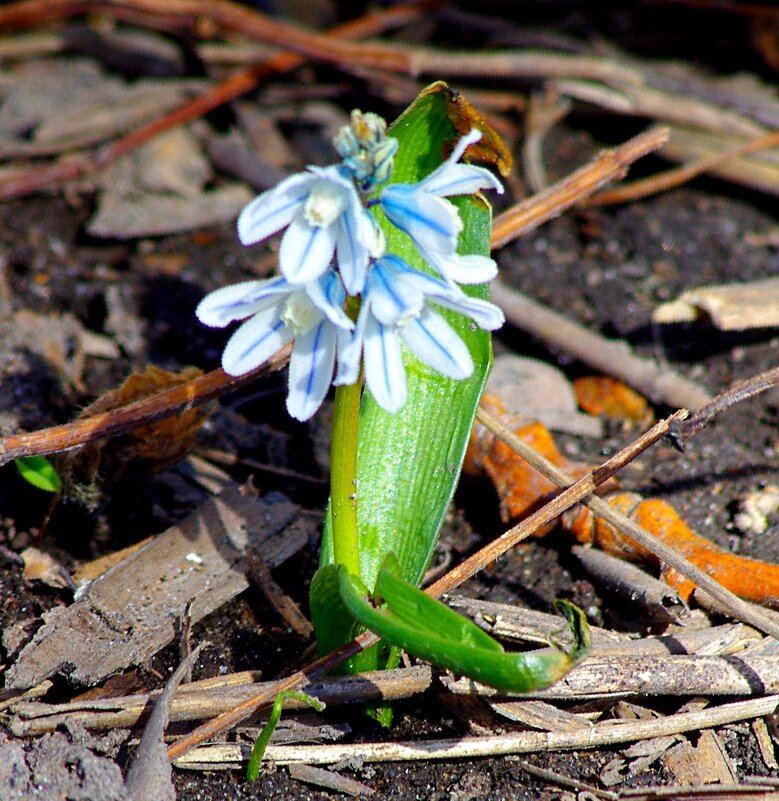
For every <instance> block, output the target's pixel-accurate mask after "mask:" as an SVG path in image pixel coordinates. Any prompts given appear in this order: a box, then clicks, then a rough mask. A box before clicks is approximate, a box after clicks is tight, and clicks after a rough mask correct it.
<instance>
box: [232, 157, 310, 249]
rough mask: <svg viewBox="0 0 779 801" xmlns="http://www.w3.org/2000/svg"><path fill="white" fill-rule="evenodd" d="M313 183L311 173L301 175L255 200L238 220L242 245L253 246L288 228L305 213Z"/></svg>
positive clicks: (287, 180)
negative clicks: (297, 216) (296, 217)
mask: <svg viewBox="0 0 779 801" xmlns="http://www.w3.org/2000/svg"><path fill="white" fill-rule="evenodd" d="M314 180H315V178H314V176H313V175H311V174H310V173H307V172H303V173H298V174H297V175H292V176H290V177H289V178H287V179H285V180H284V181H282V182H281V183H280V184H279V185H278V186H277V187H274V188H273V189H269V190H268V191H267V192H263V193H262V194H261V195H258V196H257V197H256V198H254V200H252V201H251V202H250V203H249V204H248V205H247V206H245V207H244V209H243V211H242V212H241V213H240V215H239V216H238V238H239V239H240V240H241V244H243V245H253V244H255V242H260V241H261V240H263V239H266V238H267V237H269V236H271V235H272V234H275V233H276V231H280V230H281V229H282V228H285V227H286V226H287V225H289V224H290V223H291V222H292V220H293V219H294V218H295V216H296V215H297V214H298V213H299V212H300V211H302V209H303V204H304V203H305V202H306V198H307V197H308V192H309V189H310V187H311V183H312V182H313V181H314Z"/></svg>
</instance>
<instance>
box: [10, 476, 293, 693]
mask: <svg viewBox="0 0 779 801" xmlns="http://www.w3.org/2000/svg"><path fill="white" fill-rule="evenodd" d="M297 511H298V508H297V507H296V506H295V505H294V504H292V503H290V502H289V501H287V500H286V499H285V498H284V497H283V496H281V495H272V496H267V497H266V498H249V497H245V496H243V495H242V494H241V493H240V491H239V490H238V488H237V487H233V488H232V489H230V490H227V491H225V492H223V493H222V494H221V495H220V496H219V497H217V498H213V499H210V500H208V501H207V502H206V503H204V504H203V505H202V506H201V507H200V508H199V509H197V510H196V511H195V512H193V513H192V514H191V515H190V516H189V517H188V518H186V519H185V520H184V521H183V522H182V523H181V524H180V525H178V526H174V527H172V528H170V529H168V530H167V531H166V532H164V533H162V534H160V535H159V536H158V537H156V538H155V539H154V540H153V541H152V542H150V543H149V544H148V545H146V546H145V547H144V548H142V549H141V550H140V551H138V552H137V553H135V554H132V555H131V556H130V557H128V558H127V559H126V560H124V561H123V562H121V563H119V564H118V565H115V566H114V567H113V568H111V569H110V570H109V571H108V572H107V573H105V574H103V575H102V576H101V577H100V578H98V579H97V580H95V581H94V582H93V583H92V584H90V585H89V586H88V587H87V589H86V590H85V591H84V592H83V593H81V595H80V597H79V599H78V600H77V601H76V602H75V603H74V604H72V605H71V606H69V607H67V608H62V607H58V608H54V609H52V610H51V611H50V612H48V613H47V614H45V615H44V625H43V627H42V628H41V629H40V630H39V631H38V632H37V634H36V635H35V637H34V638H33V640H32V642H31V643H30V644H29V645H28V646H27V647H26V648H25V649H24V650H23V651H22V653H21V655H20V656H19V659H18V660H17V662H16V663H15V664H14V665H12V666H11V667H10V668H9V670H8V672H7V673H6V687H8V688H16V689H21V688H25V687H31V686H32V685H34V684H37V683H38V682H40V681H42V680H43V679H45V678H48V677H49V676H51V675H53V674H55V673H58V672H61V671H65V672H67V674H68V676H69V678H70V680H71V681H74V682H77V683H81V684H93V683H96V682H98V681H101V680H102V679H104V678H106V677H107V676H110V675H111V674H113V673H116V672H118V671H120V670H124V669H125V668H126V667H129V666H130V665H141V664H144V663H145V662H146V660H147V659H149V658H150V657H151V656H152V655H153V654H155V653H156V652H157V651H158V650H159V649H160V648H162V647H163V646H165V645H167V644H168V643H169V642H170V641H171V640H173V638H174V637H175V634H176V626H175V622H176V620H177V619H178V618H180V617H181V615H182V614H183V612H184V608H185V607H186V605H187V604H188V603H189V602H190V601H194V603H193V604H192V619H193V621H195V622H197V621H198V620H200V619H201V618H203V617H204V616H205V615H207V614H209V613H210V612H212V611H213V610H214V609H217V608H218V607H220V606H221V605H222V604H223V603H226V602H227V601H229V600H230V599H231V598H233V597H235V596H236V595H237V594H238V593H239V592H242V591H243V590H244V589H246V587H247V586H248V580H247V578H246V575H245V572H246V562H245V559H244V556H243V554H244V552H245V549H246V547H247V545H249V544H251V545H252V547H255V548H261V550H262V553H263V555H264V557H265V560H266V562H267V563H268V565H270V566H271V567H275V566H277V565H279V564H281V563H282V562H283V561H285V560H286V559H288V558H289V557H290V556H291V555H292V554H294V553H296V552H297V551H298V550H299V549H300V548H301V547H303V545H304V544H305V543H306V536H305V533H304V532H303V531H302V530H301V531H300V532H299V534H298V536H296V537H294V536H287V532H286V531H285V527H286V526H287V525H288V524H289V523H290V522H292V520H293V519H294V517H295V516H296V514H297ZM191 554H196V555H197V556H198V560H197V561H194V560H193V559H192V558H191Z"/></svg>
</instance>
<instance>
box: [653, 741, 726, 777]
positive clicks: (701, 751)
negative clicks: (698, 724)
mask: <svg viewBox="0 0 779 801" xmlns="http://www.w3.org/2000/svg"><path fill="white" fill-rule="evenodd" d="M663 761H664V763H665V767H666V768H667V769H668V770H669V771H670V772H671V773H672V774H673V776H674V779H675V781H676V782H677V783H678V784H680V785H685V784H692V785H701V784H733V783H734V782H735V781H736V776H735V773H734V772H733V768H732V766H731V764H730V760H729V759H728V757H727V754H726V753H725V748H724V746H723V745H722V741H721V740H720V738H719V737H718V736H717V733H716V732H713V731H711V730H707V731H702V732H701V733H700V736H698V737H697V738H696V742H695V744H693V743H692V742H690V741H689V740H684V741H682V742H681V743H678V744H677V745H675V746H674V747H673V748H671V749H669V750H668V751H666V753H665V756H664V758H663Z"/></svg>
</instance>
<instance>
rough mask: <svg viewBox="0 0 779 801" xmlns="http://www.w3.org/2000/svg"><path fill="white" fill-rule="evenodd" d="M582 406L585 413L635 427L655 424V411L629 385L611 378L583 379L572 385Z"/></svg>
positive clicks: (591, 377) (586, 377)
mask: <svg viewBox="0 0 779 801" xmlns="http://www.w3.org/2000/svg"><path fill="white" fill-rule="evenodd" d="M573 391H574V393H575V394H576V400H577V401H578V402H579V406H581V408H582V409H584V411H585V412H589V413H590V414H598V415H604V416H606V417H609V418H611V419H613V420H627V421H629V422H631V423H635V424H636V425H639V424H640V425H647V424H649V423H651V422H652V420H653V414H652V409H651V408H650V406H649V404H648V403H647V401H646V398H644V396H643V395H640V394H639V393H638V392H636V391H635V390H634V389H631V388H630V387H629V386H627V384H623V383H622V382H621V381H617V379H616V378H610V377H609V376H584V377H583V378H577V379H575V380H574V382H573Z"/></svg>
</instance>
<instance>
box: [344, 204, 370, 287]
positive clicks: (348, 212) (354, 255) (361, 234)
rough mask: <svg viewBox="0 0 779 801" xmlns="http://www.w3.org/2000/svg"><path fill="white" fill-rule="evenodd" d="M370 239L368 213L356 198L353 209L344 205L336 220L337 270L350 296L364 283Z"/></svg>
mask: <svg viewBox="0 0 779 801" xmlns="http://www.w3.org/2000/svg"><path fill="white" fill-rule="evenodd" d="M374 239H375V234H374V232H373V224H372V222H371V220H370V218H368V212H367V211H366V210H365V209H364V208H363V207H362V206H361V205H359V201H358V204H357V207H356V208H355V207H354V206H347V208H346V209H345V210H344V213H343V214H342V215H341V219H340V221H339V222H338V238H337V240H336V254H337V261H338V271H339V272H340V273H341V278H342V279H343V282H344V286H345V287H346V291H347V293H348V294H350V295H359V294H360V292H362V290H363V287H364V286H365V275H366V273H367V271H368V255H369V253H370V250H371V247H372V245H373V240H374Z"/></svg>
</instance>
